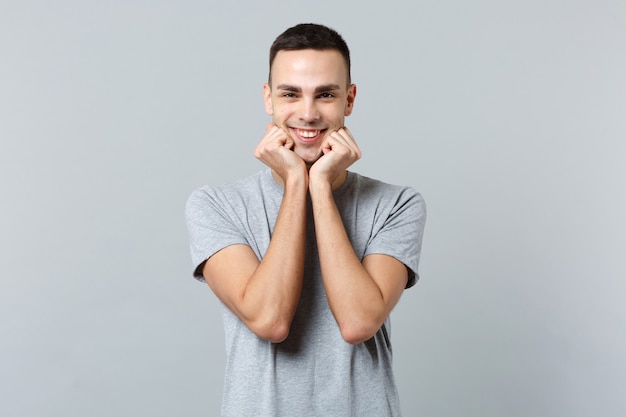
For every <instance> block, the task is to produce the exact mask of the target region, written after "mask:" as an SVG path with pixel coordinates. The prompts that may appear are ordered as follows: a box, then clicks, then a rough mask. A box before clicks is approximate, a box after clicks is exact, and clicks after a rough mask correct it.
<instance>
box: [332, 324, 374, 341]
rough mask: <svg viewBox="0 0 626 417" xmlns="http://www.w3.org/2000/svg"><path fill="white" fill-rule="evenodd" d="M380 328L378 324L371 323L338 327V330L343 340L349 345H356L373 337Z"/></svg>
mask: <svg viewBox="0 0 626 417" xmlns="http://www.w3.org/2000/svg"><path fill="white" fill-rule="evenodd" d="M380 326H381V325H380V324H378V323H373V322H372V323H352V324H344V325H340V326H339V330H340V331H341V337H342V338H343V340H345V341H346V342H347V343H350V344H351V345H356V344H359V343H361V342H365V341H366V340H369V339H371V338H372V337H374V335H375V334H376V332H377V331H378V330H379V329H380Z"/></svg>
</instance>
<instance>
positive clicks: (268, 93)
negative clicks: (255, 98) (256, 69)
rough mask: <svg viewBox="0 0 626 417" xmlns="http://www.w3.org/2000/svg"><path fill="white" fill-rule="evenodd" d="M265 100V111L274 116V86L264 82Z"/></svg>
mask: <svg viewBox="0 0 626 417" xmlns="http://www.w3.org/2000/svg"><path fill="white" fill-rule="evenodd" d="M263 101H264V103H265V112H266V113H267V114H269V115H270V116H272V115H273V114H274V106H272V88H271V87H270V86H269V84H268V83H265V84H263Z"/></svg>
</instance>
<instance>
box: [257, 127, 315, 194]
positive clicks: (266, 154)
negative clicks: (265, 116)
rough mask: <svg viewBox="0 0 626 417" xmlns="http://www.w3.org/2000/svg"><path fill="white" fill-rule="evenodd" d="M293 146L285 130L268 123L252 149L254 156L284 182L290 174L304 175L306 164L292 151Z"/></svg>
mask: <svg viewBox="0 0 626 417" xmlns="http://www.w3.org/2000/svg"><path fill="white" fill-rule="evenodd" d="M293 146H294V142H293V139H291V138H290V137H289V135H288V134H287V132H285V131H284V130H283V129H282V128H280V127H278V126H276V125H275V124H274V123H269V124H268V125H267V126H266V127H265V136H263V139H261V142H259V144H258V145H257V147H256V149H255V150H254V156H255V157H256V158H258V159H259V160H261V162H263V163H264V164H265V165H267V166H269V167H270V168H271V169H272V170H273V171H274V172H275V173H276V174H278V175H279V176H280V177H281V178H282V180H283V181H284V182H286V181H287V178H288V177H289V176H290V175H298V174H302V175H306V164H305V163H304V161H303V160H302V158H300V157H299V156H298V155H296V153H295V152H293Z"/></svg>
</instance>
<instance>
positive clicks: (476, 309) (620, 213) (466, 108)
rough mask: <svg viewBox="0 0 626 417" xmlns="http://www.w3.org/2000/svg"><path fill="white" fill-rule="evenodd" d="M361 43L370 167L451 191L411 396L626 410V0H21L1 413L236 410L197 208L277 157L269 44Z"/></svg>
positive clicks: (0, 228)
mask: <svg viewBox="0 0 626 417" xmlns="http://www.w3.org/2000/svg"><path fill="white" fill-rule="evenodd" d="M302 21H314V22H320V23H325V24H328V25H330V26H332V27H335V28H336V29H338V30H339V31H340V32H341V33H342V34H343V35H344V37H345V38H346V40H347V41H348V43H349V44H350V46H351V49H352V53H353V61H354V71H353V79H354V81H355V82H356V83H357V85H358V87H359V89H358V95H357V101H356V107H355V112H354V114H353V115H352V116H351V117H350V118H349V119H348V121H347V122H348V126H349V127H350V129H351V130H352V132H353V133H354V134H355V136H356V138H357V140H358V141H359V143H360V145H361V147H362V150H363V152H364V157H363V159H362V160H361V161H359V162H358V163H357V164H356V165H355V166H354V167H353V169H354V170H356V171H359V172H361V173H363V174H365V175H368V176H374V177H378V178H380V179H383V180H386V181H389V182H394V183H400V184H408V185H412V186H414V187H415V188H417V189H418V190H419V191H421V192H422V193H423V195H424V197H425V198H426V201H427V203H428V208H429V217H428V222H427V228H426V234H425V236H424V246H423V254H422V263H421V268H420V272H421V275H422V280H421V281H420V282H419V283H418V285H417V286H416V287H414V288H413V289H411V290H410V291H408V292H407V293H405V295H404V297H403V299H402V300H401V301H400V304H399V306H398V307H397V308H396V310H395V311H394V313H393V323H394V326H393V332H392V338H393V341H394V347H395V367H396V373H397V379H398V385H399V389H400V393H401V399H402V405H403V409H404V412H405V415H406V416H409V417H410V416H418V415H421V416H435V417H440V416H441V417H447V416H450V417H452V416H477V417H478V416H480V417H485V416H494V417H496V416H529V417H530V416H533V417H537V416H563V417H565V416H567V417H576V416H603V417H606V416H622V415H624V412H625V410H626V359H624V355H625V352H626V303H625V302H624V299H625V298H626V297H625V296H626V284H625V282H624V281H625V278H626V267H625V263H624V252H625V248H626V221H625V218H626V216H625V215H624V214H625V213H626V198H625V196H624V188H625V187H624V183H625V179H626V164H625V163H624V162H625V161H626V158H625V157H626V147H625V144H624V142H625V139H626V76H625V74H626V3H625V2H624V1H619V0H600V1H591V0H587V1H581V0H573V1H559V0H542V1H539V0H530V1H528V0H527V1H516V2H512V1H489V0H477V1H472V2H465V1H460V0H456V1H411V2H409V1H406V2H401V1H387V2H384V3H383V4H371V5H369V3H367V2H335V1H319V2H315V3H302V4H297V3H296V2H293V1H284V0H276V1H269V2H265V3H263V2H252V1H250V2H244V1H242V0H240V1H229V2H200V1H196V2H193V1H176V2H175V1H169V2H168V1H108V2H96V1H68V0H62V1H56V2H47V1H41V2H37V1H19V2H17V1H13V2H10V1H7V0H4V1H2V2H0V139H1V147H0V191H1V198H2V202H1V206H0V210H1V212H0V214H1V215H0V274H1V275H0V277H1V281H0V285H1V287H0V392H1V393H2V394H1V395H2V399H1V400H0V415H2V416H64V417H67V416H94V417H96V416H131V415H133V416H137V415H139V416H174V415H185V416H214V415H216V414H217V410H218V407H219V402H220V396H221V392H220V391H221V383H222V367H223V362H224V348H223V335H222V329H221V323H220V317H219V311H218V305H217V302H216V300H215V299H214V297H213V296H212V294H211V292H210V290H209V289H208V287H206V286H204V285H202V284H199V283H197V282H195V281H194V280H193V279H192V278H191V262H190V260H189V253H188V249H187V235H186V229H185V226H184V217H183V207H184V203H185V200H186V198H187V196H188V195H189V193H190V192H191V191H192V190H193V189H194V188H196V187H199V186H201V185H203V184H206V183H222V182H224V181H227V180H230V179H234V178H237V177H241V176H243V175H246V174H249V173H253V172H255V171H257V170H259V169H261V168H263V165H262V164H261V163H260V162H258V161H256V160H255V159H254V157H253V156H252V150H253V148H254V146H255V145H256V143H257V141H258V140H259V139H260V138H261V136H262V134H263V131H264V126H265V124H266V122H267V121H268V117H267V116H266V115H265V113H264V111H263V105H262V95H261V93H262V84H263V82H264V81H265V78H266V75H267V62H266V61H267V50H268V48H269V45H270V43H271V41H272V40H273V39H274V37H275V36H276V35H278V34H279V33H280V32H281V31H282V30H283V29H285V28H286V27H288V26H291V25H293V24H295V23H299V22H302Z"/></svg>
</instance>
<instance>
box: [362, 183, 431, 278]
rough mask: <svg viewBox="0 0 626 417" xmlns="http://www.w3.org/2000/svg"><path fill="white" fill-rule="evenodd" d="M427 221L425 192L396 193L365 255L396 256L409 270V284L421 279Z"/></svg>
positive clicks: (412, 190)
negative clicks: (422, 252) (421, 259)
mask: <svg viewBox="0 0 626 417" xmlns="http://www.w3.org/2000/svg"><path fill="white" fill-rule="evenodd" d="M425 223H426V203H425V202H424V199H423V197H422V195H421V194H419V193H418V192H416V191H415V190H414V189H412V188H405V189H404V190H403V191H402V192H401V193H399V194H398V195H396V196H395V198H394V200H393V204H392V206H391V208H390V210H389V212H388V214H387V216H386V217H385V218H384V219H382V220H381V225H380V226H379V227H378V229H377V230H376V232H375V233H374V234H373V236H372V237H371V239H370V241H369V243H368V246H367V249H366V253H365V255H369V254H374V253H379V254H385V255H389V256H393V257H394V258H396V259H397V260H399V261H400V262H402V263H403V264H404V265H406V267H407V268H408V271H409V279H408V282H407V285H406V288H409V287H412V286H413V285H415V283H416V282H417V280H418V279H419V274H418V265H419V260H420V255H421V250H422V237H423V235H424V225H425Z"/></svg>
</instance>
